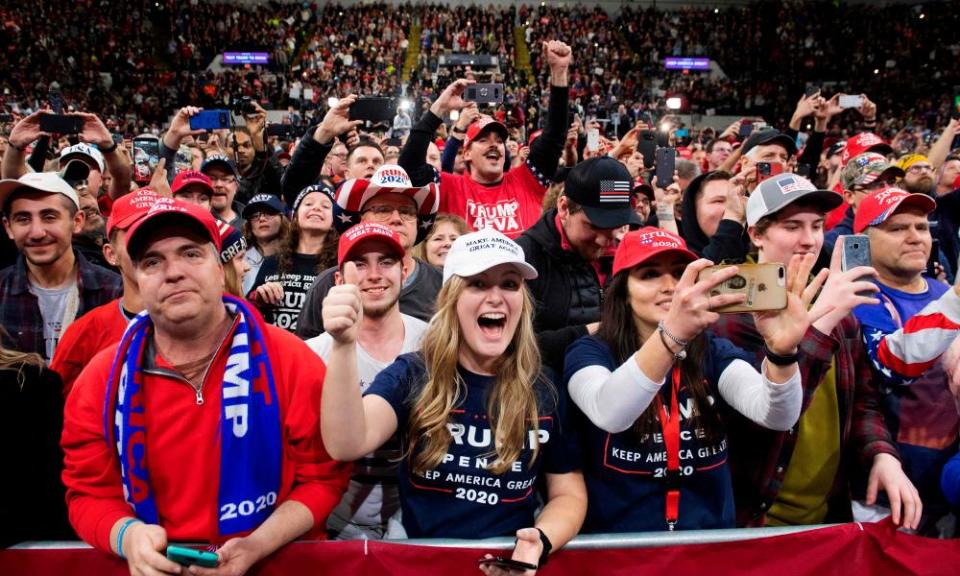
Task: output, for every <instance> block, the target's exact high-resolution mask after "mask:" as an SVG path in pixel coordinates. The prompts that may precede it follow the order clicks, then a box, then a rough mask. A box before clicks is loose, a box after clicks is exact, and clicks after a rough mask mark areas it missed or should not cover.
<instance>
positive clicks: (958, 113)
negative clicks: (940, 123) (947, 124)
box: [950, 94, 960, 120]
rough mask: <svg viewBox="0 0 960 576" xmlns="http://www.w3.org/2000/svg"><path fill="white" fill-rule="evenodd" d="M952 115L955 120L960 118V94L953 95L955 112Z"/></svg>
mask: <svg viewBox="0 0 960 576" xmlns="http://www.w3.org/2000/svg"><path fill="white" fill-rule="evenodd" d="M950 116H951V117H953V119H954V120H960V94H957V95H955V96H954V97H953V113H952V114H951V115H950Z"/></svg>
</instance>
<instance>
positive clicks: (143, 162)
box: [133, 136, 160, 183]
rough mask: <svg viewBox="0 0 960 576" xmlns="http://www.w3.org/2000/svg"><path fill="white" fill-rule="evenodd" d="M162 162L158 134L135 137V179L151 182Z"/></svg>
mask: <svg viewBox="0 0 960 576" xmlns="http://www.w3.org/2000/svg"><path fill="white" fill-rule="evenodd" d="M158 162H160V139H159V138H157V137H156V136H137V137H136V138H134V139H133V179H134V180H135V181H136V182H141V183H143V182H149V181H150V176H151V175H153V170H154V169H155V168H156V167H157V163H158Z"/></svg>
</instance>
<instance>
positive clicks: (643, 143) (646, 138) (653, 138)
mask: <svg viewBox="0 0 960 576" xmlns="http://www.w3.org/2000/svg"><path fill="white" fill-rule="evenodd" d="M637 148H638V149H639V150H640V154H642V155H643V166H644V167H645V168H653V162H654V160H655V159H656V158H655V155H656V153H657V134H656V132H654V131H653V130H641V131H640V143H639V144H638V145H637Z"/></svg>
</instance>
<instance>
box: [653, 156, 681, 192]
mask: <svg viewBox="0 0 960 576" xmlns="http://www.w3.org/2000/svg"><path fill="white" fill-rule="evenodd" d="M676 164H677V150H676V149H675V148H659V149H657V174H656V175H657V187H658V188H666V187H667V186H669V185H671V184H673V173H674V171H675V170H676Z"/></svg>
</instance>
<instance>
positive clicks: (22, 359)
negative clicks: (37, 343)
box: [0, 327, 46, 390]
mask: <svg viewBox="0 0 960 576" xmlns="http://www.w3.org/2000/svg"><path fill="white" fill-rule="evenodd" d="M7 335H8V333H7V331H6V330H4V329H3V328H2V327H0V340H2V339H3V338H4V337H6V336H7ZM28 366H34V367H36V368H43V367H45V366H46V363H45V362H44V361H43V357H41V356H40V355H39V354H37V353H36V352H18V351H16V350H8V349H6V348H4V347H3V345H2V344H0V370H15V371H16V372H17V384H19V385H20V389H21V390H22V389H23V385H24V383H25V381H26V375H25V374H24V373H23V369H24V368H26V367H28Z"/></svg>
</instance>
